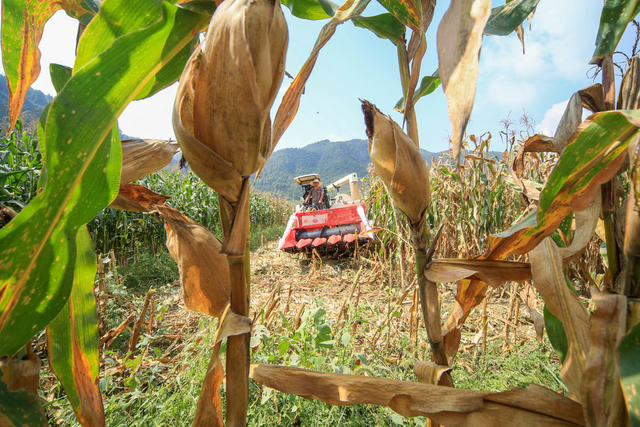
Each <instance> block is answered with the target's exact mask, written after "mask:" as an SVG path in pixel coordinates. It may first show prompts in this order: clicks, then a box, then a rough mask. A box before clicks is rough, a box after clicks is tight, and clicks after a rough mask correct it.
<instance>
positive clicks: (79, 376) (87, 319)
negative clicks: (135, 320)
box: [47, 227, 104, 426]
mask: <svg viewBox="0 0 640 427" xmlns="http://www.w3.org/2000/svg"><path fill="white" fill-rule="evenodd" d="M76 245H77V250H78V253H77V257H76V265H75V272H74V278H73V287H72V290H71V296H70V297H69V301H68V302H67V304H65V306H64V307H63V308H62V310H61V311H60V313H58V315H57V316H56V317H55V319H53V321H51V323H49V326H48V327H47V347H48V350H49V365H50V366H51V369H52V370H53V372H54V373H55V374H56V376H57V377H58V379H59V380H60V382H61V383H62V386H63V387H64V390H65V392H66V394H67V398H68V399H69V402H71V406H72V407H73V409H74V411H75V412H76V416H77V418H78V420H79V421H80V423H81V424H82V425H92V426H97V425H104V409H103V406H102V398H101V396H100V391H99V389H98V375H99V369H100V356H99V354H98V328H97V321H98V320H97V316H96V303H95V297H94V295H93V287H94V279H95V275H96V268H97V266H96V257H95V253H94V250H93V242H92V241H91V236H90V235H89V232H88V230H87V228H86V227H81V228H80V229H79V230H78V235H77V240H76Z"/></svg>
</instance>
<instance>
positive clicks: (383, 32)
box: [352, 13, 405, 45]
mask: <svg viewBox="0 0 640 427" xmlns="http://www.w3.org/2000/svg"><path fill="white" fill-rule="evenodd" d="M352 21H353V25H355V26H356V27H360V28H366V29H368V30H370V31H372V32H373V33H374V34H375V35H377V36H378V37H380V38H383V39H388V40H391V42H392V43H393V44H395V45H398V44H401V43H402V44H404V43H405V38H404V32H405V26H404V25H402V24H401V23H400V21H398V20H397V19H396V18H395V17H394V16H393V15H392V14H390V13H383V14H381V15H376V16H367V17H364V16H361V17H358V18H353V19H352Z"/></svg>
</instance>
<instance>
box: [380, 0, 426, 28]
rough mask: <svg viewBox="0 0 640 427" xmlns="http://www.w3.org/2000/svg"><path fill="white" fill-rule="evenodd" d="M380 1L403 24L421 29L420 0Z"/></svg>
mask: <svg viewBox="0 0 640 427" xmlns="http://www.w3.org/2000/svg"><path fill="white" fill-rule="evenodd" d="M378 3H380V4H381V5H382V6H383V7H384V8H385V9H387V10H388V11H389V12H391V14H392V15H393V16H395V17H396V19H397V20H398V21H400V22H401V23H402V25H406V26H408V27H411V28H412V29H413V30H416V31H419V29H420V24H421V22H422V3H421V2H420V0H378Z"/></svg>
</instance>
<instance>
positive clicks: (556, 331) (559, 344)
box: [543, 306, 569, 363]
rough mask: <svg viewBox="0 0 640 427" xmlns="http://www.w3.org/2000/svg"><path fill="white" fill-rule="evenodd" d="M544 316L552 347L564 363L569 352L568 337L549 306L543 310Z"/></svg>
mask: <svg viewBox="0 0 640 427" xmlns="http://www.w3.org/2000/svg"><path fill="white" fill-rule="evenodd" d="M543 314H544V327H545V329H546V331H547V336H548V337H549V341H551V346H552V347H553V349H554V350H555V352H556V354H557V355H558V358H559V359H560V363H564V359H565V357H567V351H568V350H569V344H568V343H567V335H566V334H565V333H564V328H563V327H562V322H561V321H560V319H558V318H557V317H556V316H554V315H553V314H552V313H551V312H550V311H549V309H548V308H547V306H545V307H544V309H543Z"/></svg>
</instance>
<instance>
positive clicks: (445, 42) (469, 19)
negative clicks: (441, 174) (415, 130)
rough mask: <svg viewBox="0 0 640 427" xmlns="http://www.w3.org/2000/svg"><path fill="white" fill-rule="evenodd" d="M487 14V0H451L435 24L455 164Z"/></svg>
mask: <svg viewBox="0 0 640 427" xmlns="http://www.w3.org/2000/svg"><path fill="white" fill-rule="evenodd" d="M490 13H491V1H490V0H451V4H450V6H449V9H448V10H447V12H446V13H445V14H444V16H443V17H442V20H441V21H440V25H439V26H438V60H439V63H440V78H441V79H442V86H443V88H444V94H445V96H446V98H447V104H448V106H449V117H450V119H451V125H452V144H453V145H452V151H453V158H454V160H455V163H456V165H459V164H460V150H461V147H462V139H463V137H464V132H465V128H466V127H467V122H468V121H469V117H470V116H471V110H472V108H473V99H474V97H475V93H476V81H477V79H478V61H479V58H480V47H481V46H482V33H483V31H484V27H485V24H486V23H487V20H488V19H489V15H490Z"/></svg>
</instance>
